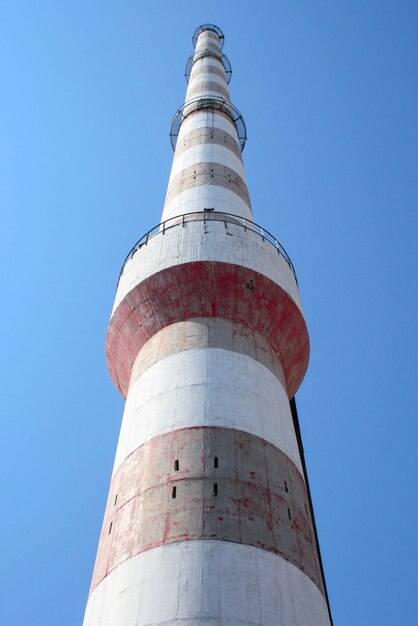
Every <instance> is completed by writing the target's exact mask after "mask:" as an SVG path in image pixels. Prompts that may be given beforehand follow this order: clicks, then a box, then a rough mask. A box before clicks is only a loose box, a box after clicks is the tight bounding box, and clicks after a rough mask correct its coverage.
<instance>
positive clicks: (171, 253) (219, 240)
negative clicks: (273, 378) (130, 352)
mask: <svg viewBox="0 0 418 626" xmlns="http://www.w3.org/2000/svg"><path fill="white" fill-rule="evenodd" d="M213 189H217V188H216V187H214V188H213ZM225 193H226V190H225ZM232 195H235V194H232ZM202 210H203V209H202ZM208 215H209V219H208V220H207V221H206V222H203V221H197V222H188V223H186V224H185V225H184V226H181V223H179V225H178V226H177V227H176V228H171V229H169V230H167V231H166V232H165V233H164V235H163V234H162V233H161V234H159V235H157V236H155V237H153V238H152V239H150V240H149V242H148V244H147V245H146V246H145V245H144V246H142V247H141V248H140V249H139V250H138V251H137V252H135V254H134V256H133V257H132V258H131V259H129V260H128V261H127V262H126V264H125V266H124V269H123V273H122V275H121V277H120V280H119V285H118V288H117V291H116V296H115V304H114V307H113V311H112V314H113V313H114V311H115V310H116V308H117V307H118V305H119V304H120V302H121V301H122V300H123V299H124V297H125V296H126V295H127V294H128V293H129V292H130V291H131V290H132V289H133V288H134V287H136V286H137V285H138V284H139V283H140V282H141V281H143V280H145V279H146V278H148V277H149V276H152V275H153V274H155V273H157V272H159V271H161V270H163V269H166V268H171V267H173V266H175V265H182V264H185V263H191V262H194V261H218V262H224V263H231V264H234V265H238V266H241V267H242V268H248V269H250V270H254V271H255V272H258V273H259V274H263V275H264V276H266V277H267V278H269V279H270V280H272V281H273V282H275V283H277V285H279V286H280V287H281V288H282V289H283V290H284V291H286V292H287V293H288V295H289V296H290V297H291V299H292V300H293V301H294V302H295V304H296V305H297V307H298V308H299V309H300V311H301V312H302V305H301V302H300V296H299V291H298V287H297V284H296V281H295V277H294V275H293V273H292V270H291V269H290V267H289V265H288V264H287V261H286V260H285V259H284V258H283V257H282V256H281V255H279V253H278V252H277V250H276V248H275V247H274V246H273V245H272V244H271V243H269V242H268V241H266V240H264V239H263V238H262V236H261V235H260V234H259V233H255V232H252V231H251V230H248V229H245V228H244V227H243V226H242V225H235V224H232V223H230V222H229V223H227V224H226V226H225V224H224V222H221V221H218V222H217V221H210V214H208ZM260 313H261V312H260Z"/></svg>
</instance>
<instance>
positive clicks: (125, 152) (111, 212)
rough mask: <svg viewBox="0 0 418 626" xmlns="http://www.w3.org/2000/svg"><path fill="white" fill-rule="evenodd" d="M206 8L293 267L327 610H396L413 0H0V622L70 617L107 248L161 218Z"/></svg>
mask: <svg viewBox="0 0 418 626" xmlns="http://www.w3.org/2000/svg"><path fill="white" fill-rule="evenodd" d="M207 21H210V22H214V23H216V24H218V25H219V26H220V27H221V28H222V29H223V31H224V33H225V36H226V41H225V52H226V54H227V55H228V57H229V58H230V60H231V63H232V67H233V70H234V73H233V77H232V82H231V89H232V98H233V102H234V103H235V104H236V106H237V107H238V108H239V109H240V110H241V111H242V113H243V114H244V117H245V119H246V122H247V126H248V135H249V140H248V143H247V147H246V149H245V152H244V159H245V165H246V168H247V174H248V179H249V187H250V192H251V197H252V202H253V206H254V210H255V215H256V221H257V222H258V223H259V224H262V225H263V226H265V227H266V228H267V229H268V230H270V231H271V232H273V233H274V234H275V235H276V236H277V237H278V238H279V239H280V241H281V242H282V243H283V245H284V246H285V248H286V249H287V250H288V252H289V254H290V256H291V258H292V260H293V262H294V265H295V267H296V270H297V273H298V277H299V283H300V289H301V295H302V300H303V303H304V309H305V313H306V318H307V322H308V327H309V330H310V336H311V348H312V354H311V362H310V368H309V370H308V374H307V376H306V379H305V381H304V383H303V385H302V388H301V390H300V392H299V393H298V396H297V398H298V406H299V414H300V420H301V427H302V434H303V437H304V445H305V451H306V459H307V465H308V470H309V475H310V481H311V487H312V492H313V499H314V506H315V511H316V518H317V525H318V530H319V536H320V541H321V548H322V555H323V561H324V567H325V572H326V577H327V583H328V590H329V594H330V600H331V605H332V610H333V615H334V621H335V625H336V626H372V625H375V624H376V625H378V626H395V625H396V626H398V624H399V625H401V626H409V625H411V626H412V625H415V624H417V623H418V611H417V560H418V554H417V540H416V534H417V517H418V516H417V512H418V511H417V508H418V507H417V480H416V476H417V463H416V458H417V439H418V437H417V434H418V433H417V431H418V428H417V419H416V415H417V404H418V402H417V383H416V373H415V370H416V361H417V330H416V328H417V318H418V315H417V313H418V311H417V271H416V270H417V261H418V259H417V234H418V233H417V230H418V229H417V221H418V220H417V199H418V193H417V191H418V189H417V163H418V158H417V157H418V154H417V152H418V149H417V108H418V107H417V105H418V98H417V95H418V83H417V56H418V55H417V49H418V44H417V41H418V3H417V2H414V1H411V2H408V1H402V0H396V1H395V0H394V1H392V2H389V1H384V0H375V1H373V0H368V1H357V0H353V1H350V2H344V1H342V0H341V1H331V0H330V1H328V2H325V1H322V0H321V1H318V2H314V1H310V2H308V1H305V2H302V1H300V2H299V1H296V0H294V1H291V0H287V1H276V2H262V1H261V2H259V3H256V2H255V1H251V2H250V1H240V2H238V1H229V0H228V1H227V0H225V1H224V2H216V1H213V2H211V1H207V2H185V1H184V0H177V1H176V2H163V1H161V0H154V1H153V2H146V3H145V2H143V3H142V2H139V1H116V0H115V1H113V2H110V1H106V0H101V1H100V2H99V1H98V0H92V1H89V2H86V1H83V2H82V1H81V0H73V1H71V2H70V1H69V0H66V1H59V2H57V1H55V0H54V1H53V0H44V1H42V0H40V1H39V2H34V1H30V0H29V1H28V0H27V1H26V2H24V1H20V0H10V1H8V0H3V2H2V3H1V4H0V72H1V91H2V93H1V99H0V172H1V173H0V176H1V185H0V199H1V210H2V220H1V224H2V228H1V235H2V243H1V247H0V254H1V264H0V267H1V276H2V288H1V297H2V303H1V326H0V328H1V330H0V332H1V338H0V339H1V356H0V359H1V361H0V367H1V381H2V389H1V417H2V421H1V423H2V428H1V434H2V437H1V441H2V444H1V446H2V447H1V464H2V468H1V477H2V489H1V493H2V498H1V500H2V514H1V516H0V526H1V530H0V533H1V539H2V558H1V561H2V565H1V566H0V567H1V582H0V594H1V595H2V596H3V597H2V604H3V607H2V609H1V615H0V621H1V623H2V625H3V624H4V626H28V625H30V626H57V624H59V625H60V626H77V625H78V624H80V625H81V622H82V616H83V612H84V607H85V602H86V597H87V593H88V588H89V584H90V578H91V574H92V570H93V563H94V558H95V552H96V547H97V541H98V536H99V531H100V526H101V522H102V516H103V512H104V507H105V502H106V496H107V488H108V482H109V478H110V472H111V467H112V463H113V457H114V452H115V448H116V441H117V435H118V431H119V425H120V420H121V415H122V410H123V402H122V399H121V398H120V397H119V396H118V394H117V392H116V390H115V388H114V387H113V385H112V382H111V380H110V377H109V375H108V372H107V368H106V363H105V355H104V343H105V333H106V327H107V322H108V319H109V314H110V310H111V307H112V302H113V297H114V290H115V286H116V280H117V276H118V272H119V269H120V266H121V263H122V261H123V259H124V257H125V255H126V254H127V252H128V251H129V249H130V247H131V246H132V245H133V243H134V242H135V241H136V240H137V239H139V237H140V236H141V235H142V234H143V233H145V232H146V231H147V230H148V229H149V228H151V227H152V226H154V225H155V224H157V223H158V222H159V221H160V215H161V210H162V206H163V201H164V196H165V191H166V185H167V180H168V175H169V170H170V166H171V159H172V151H171V147H170V143H169V139H168V132H169V125H170V121H171V117H172V115H173V113H174V112H175V110H176V109H177V108H178V106H179V105H180V104H181V103H182V101H183V99H184V95H185V87H186V83H185V80H184V77H183V71H184V65H185V61H186V59H187V57H188V56H189V55H190V54H191V52H192V44H191V36H192V33H193V31H194V29H195V27H196V26H197V25H199V24H201V23H203V22H207Z"/></svg>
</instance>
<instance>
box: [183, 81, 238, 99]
mask: <svg viewBox="0 0 418 626" xmlns="http://www.w3.org/2000/svg"><path fill="white" fill-rule="evenodd" d="M198 96H215V97H218V98H219V96H221V97H222V98H228V100H229V89H228V88H227V87H225V86H224V85H221V84H220V83H218V82H215V81H208V80H202V81H201V82H198V83H196V82H195V81H193V83H192V84H190V83H189V89H188V90H187V97H188V98H196V97H198Z"/></svg>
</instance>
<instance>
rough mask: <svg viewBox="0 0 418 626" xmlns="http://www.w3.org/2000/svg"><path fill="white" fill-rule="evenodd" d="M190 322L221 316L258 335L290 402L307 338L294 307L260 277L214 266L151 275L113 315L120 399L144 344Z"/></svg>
mask: <svg viewBox="0 0 418 626" xmlns="http://www.w3.org/2000/svg"><path fill="white" fill-rule="evenodd" d="M194 317H223V318H226V319H229V320H230V321H232V322H238V323H243V324H245V325H247V326H248V327H249V328H251V329H252V330H254V331H255V332H258V333H260V334H262V335H263V336H264V337H265V338H266V340H267V341H268V343H269V344H270V346H271V347H272V349H273V350H274V351H275V353H276V354H277V356H278V358H279V360H280V363H281V365H282V367H283V372H284V376H285V380H286V387H287V392H288V395H289V398H292V397H293V395H294V394H295V392H296V390H297V389H298V387H299V385H300V383H301V382H302V379H303V377H304V375H305V372H306V369H307V366H308V360H309V338H308V333H307V330H306V325H305V321H304V318H303V316H302V314H301V313H300V311H299V309H298V307H297V306H296V304H295V303H294V302H293V300H292V299H291V298H290V297H289V296H288V294H287V293H286V292H285V291H284V290H283V289H281V287H279V286H278V285H276V284H275V283H273V282H272V281H270V280H269V279H267V278H266V277H265V276H262V275H261V274H258V273H256V272H254V271H251V270H247V269H246V268H242V267H240V266H237V265H230V264H226V263H214V262H196V263H188V264H185V265H182V266H174V267H171V268H168V269H167V270H164V271H161V272H158V273H157V274H154V275H153V276H150V278H148V279H147V280H145V281H143V282H141V283H140V284H139V285H138V286H137V287H135V288H134V289H133V290H132V291H130V292H129V294H128V295H127V296H126V297H125V298H124V300H123V301H122V302H121V303H120V305H119V306H118V308H117V309H116V311H115V312H114V313H113V316H112V319H111V321H110V324H109V329H108V334H107V339H106V355H107V362H108V366H109V371H110V373H111V376H112V378H113V381H114V383H115V385H116V386H117V388H118V389H119V390H120V392H121V393H122V395H123V396H125V397H126V393H127V390H128V387H129V381H130V378H131V370H132V366H133V363H134V361H135V359H136V357H137V355H138V353H139V351H140V349H141V348H142V347H143V346H144V344H145V342H146V341H148V339H150V338H151V337H152V336H153V335H154V334H155V333H156V332H158V331H159V330H161V329H162V328H164V327H165V326H168V325H169V324H173V323H174V322H178V321H186V320H190V319H193V318H194Z"/></svg>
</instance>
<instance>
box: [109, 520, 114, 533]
mask: <svg viewBox="0 0 418 626" xmlns="http://www.w3.org/2000/svg"><path fill="white" fill-rule="evenodd" d="M112 526H113V522H110V526H109V535H110V533H111V532H112Z"/></svg>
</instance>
